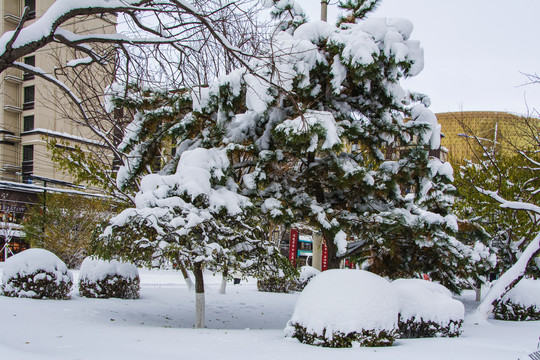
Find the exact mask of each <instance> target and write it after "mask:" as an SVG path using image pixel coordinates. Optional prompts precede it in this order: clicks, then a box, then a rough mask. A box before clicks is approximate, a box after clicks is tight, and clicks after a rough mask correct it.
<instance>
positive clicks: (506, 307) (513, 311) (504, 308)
mask: <svg viewBox="0 0 540 360" xmlns="http://www.w3.org/2000/svg"><path fill="white" fill-rule="evenodd" d="M493 317H494V318H495V319H497V320H509V321H534V320H540V308H538V307H536V306H535V305H530V306H524V305H521V304H516V303H513V302H512V301H510V300H506V301H500V302H499V303H498V304H497V305H496V306H495V308H494V309H493Z"/></svg>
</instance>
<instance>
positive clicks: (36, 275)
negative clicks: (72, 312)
mask: <svg viewBox="0 0 540 360" xmlns="http://www.w3.org/2000/svg"><path fill="white" fill-rule="evenodd" d="M72 285H73V275H72V274H71V272H69V271H68V269H67V266H66V264H64V262H62V260H60V259H59V258H58V257H57V256H56V255H54V254H53V253H51V252H49V251H47V250H43V249H28V250H25V251H23V252H21V253H19V254H17V255H14V256H12V257H10V258H8V259H7V260H6V262H5V264H4V274H3V276H2V291H3V295H4V296H9V297H21V298H33V299H56V300H63V299H69V297H70V296H69V293H70V291H71V286H72Z"/></svg>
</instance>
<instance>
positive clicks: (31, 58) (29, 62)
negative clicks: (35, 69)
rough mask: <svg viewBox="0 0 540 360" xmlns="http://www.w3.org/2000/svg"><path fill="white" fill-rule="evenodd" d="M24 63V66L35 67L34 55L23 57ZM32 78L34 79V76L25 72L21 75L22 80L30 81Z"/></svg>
mask: <svg viewBox="0 0 540 360" xmlns="http://www.w3.org/2000/svg"><path fill="white" fill-rule="evenodd" d="M24 63H25V64H26V65H30V66H36V57H35V56H34V55H32V56H28V57H25V58H24ZM33 78H34V74H29V73H27V72H25V73H24V75H23V80H32V79H33Z"/></svg>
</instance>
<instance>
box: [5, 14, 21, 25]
mask: <svg viewBox="0 0 540 360" xmlns="http://www.w3.org/2000/svg"><path fill="white" fill-rule="evenodd" d="M4 20H5V21H7V22H8V23H11V24H14V25H18V24H19V21H21V18H20V17H19V16H17V15H13V14H5V15H4Z"/></svg>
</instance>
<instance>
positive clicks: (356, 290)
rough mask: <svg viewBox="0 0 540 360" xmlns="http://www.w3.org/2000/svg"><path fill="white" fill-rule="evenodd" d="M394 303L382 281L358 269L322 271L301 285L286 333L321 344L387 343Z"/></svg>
mask: <svg viewBox="0 0 540 360" xmlns="http://www.w3.org/2000/svg"><path fill="white" fill-rule="evenodd" d="M398 310H399V301H398V298H397V295H396V292H395V291H394V289H393V288H392V286H391V285H390V283H388V281H386V280H385V279H383V278H381V277H380V276H377V275H375V274H373V273H370V272H367V271H363V270H328V271H325V272H322V273H321V274H319V275H317V276H316V277H315V278H314V279H313V280H312V281H311V282H310V283H309V284H308V285H307V286H306V288H305V289H304V291H303V292H302V294H301V295H300V297H299V298H298V301H297V303H296V307H295V309H294V314H293V316H292V319H291V320H290V321H289V322H288V324H287V328H286V329H285V334H286V336H290V337H294V338H297V339H298V340H299V341H301V342H303V343H306V344H312V345H318V346H327V347H349V346H351V345H353V344H359V345H361V346H388V345H392V343H393V342H394V340H395V338H396V336H397V329H398Z"/></svg>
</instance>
